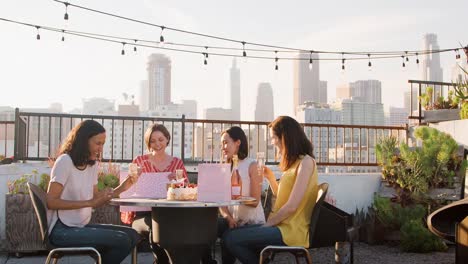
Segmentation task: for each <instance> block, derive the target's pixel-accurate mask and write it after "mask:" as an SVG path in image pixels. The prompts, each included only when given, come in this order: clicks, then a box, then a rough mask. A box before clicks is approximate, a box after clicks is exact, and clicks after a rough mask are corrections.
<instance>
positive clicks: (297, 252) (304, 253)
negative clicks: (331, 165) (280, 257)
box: [260, 183, 328, 264]
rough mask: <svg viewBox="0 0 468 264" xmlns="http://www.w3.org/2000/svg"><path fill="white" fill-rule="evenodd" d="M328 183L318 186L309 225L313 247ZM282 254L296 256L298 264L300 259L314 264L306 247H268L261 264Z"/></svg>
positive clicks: (261, 255)
mask: <svg viewBox="0 0 468 264" xmlns="http://www.w3.org/2000/svg"><path fill="white" fill-rule="evenodd" d="M327 191H328V183H322V184H320V185H319V186H318V193H317V199H316V202H315V206H314V209H313V210H312V215H311V219H310V225H309V246H312V239H313V237H314V233H315V227H316V226H317V222H318V219H319V214H320V208H321V207H322V204H323V201H324V200H325V196H327ZM281 252H288V253H291V254H292V255H294V257H295V258H296V263H299V259H300V258H305V261H306V262H307V263H309V264H310V263H312V257H311V256H310V254H309V251H308V250H307V249H306V248H304V247H290V246H267V247H265V248H264V249H263V250H262V251H261V253H260V264H263V263H268V262H270V261H273V260H274V258H275V255H276V254H277V253H281Z"/></svg>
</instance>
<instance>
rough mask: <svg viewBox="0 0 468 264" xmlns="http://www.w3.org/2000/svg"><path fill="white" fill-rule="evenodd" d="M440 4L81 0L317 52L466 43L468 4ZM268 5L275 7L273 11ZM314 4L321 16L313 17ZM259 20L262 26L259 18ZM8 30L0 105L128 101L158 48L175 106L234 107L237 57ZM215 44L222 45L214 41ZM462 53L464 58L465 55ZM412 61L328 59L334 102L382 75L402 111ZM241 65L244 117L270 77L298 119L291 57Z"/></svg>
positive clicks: (74, 21) (3, 12) (172, 37)
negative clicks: (167, 66) (166, 62)
mask: <svg viewBox="0 0 468 264" xmlns="http://www.w3.org/2000/svg"><path fill="white" fill-rule="evenodd" d="M435 3H436V2H435V1H429V2H428V1H415V2H411V3H406V2H404V1H394V2H392V3H380V6H381V7H380V6H377V4H375V3H373V2H372V1H355V2H353V3H343V4H342V5H341V7H342V8H340V10H336V9H335V7H334V5H333V4H331V3H320V4H314V5H313V8H312V3H308V2H306V1H297V3H296V4H293V5H291V6H287V7H279V6H276V5H274V4H272V3H270V2H266V1H259V2H257V3H249V2H248V1H240V2H239V1H237V2H225V3H217V2H216V1H208V2H207V3H205V5H204V6H203V7H202V6H198V5H197V4H195V3H191V2H190V1H186V2H184V1H182V2H178V3H165V2H162V1H152V2H150V1H133V2H132V3H127V2H125V1H112V2H110V1H99V2H94V1H80V3H79V4H80V5H85V6H90V7H93V8H96V9H100V10H104V11H108V12H113V13H117V14H121V15H126V16H129V17H135V18H138V19H141V20H145V21H151V22H154V23H159V24H165V25H168V26H173V27H178V28H183V29H186V30H193V31H198V32H205V33H210V34H218V35H221V34H225V36H227V37H232V38H236V39H245V40H246V41H252V42H263V43H271V44H276V45H281V46H292V47H310V48H313V49H316V50H345V51H351V50H370V51H374V50H375V51H381V50H418V49H422V47H423V45H422V41H423V36H424V34H426V33H434V34H437V36H438V44H439V46H440V48H454V47H458V46H459V42H460V43H462V44H463V45H466V44H467V42H468V39H466V37H465V36H460V33H459V30H457V27H456V25H461V24H462V22H463V21H462V17H463V13H462V12H463V11H462V10H466V9H467V8H468V4H467V3H465V2H463V1H455V2H454V3H452V4H451V5H450V6H442V7H441V6H439V5H436V4H435ZM266 5H268V9H269V12H265V6H266ZM311 8H312V9H311ZM37 10H41V11H40V12H39V11H37ZM306 10H317V12H314V16H308V15H307V14H308V12H306ZM318 10H320V12H318ZM286 11H288V12H286ZM63 13H64V8H63V5H60V4H57V3H54V2H53V1H45V0H44V1H21V0H18V1H15V2H14V3H13V1H11V2H3V3H1V4H0V17H5V18H10V19H17V20H22V21H25V22H30V23H38V24H44V25H49V26H55V27H64V26H65V23H64V20H63ZM436 13H437V14H440V15H438V16H437V18H436V17H435V16H434V14H436ZM283 14H290V15H284V16H283ZM291 14H294V15H291ZM69 15H70V20H69V21H68V25H66V26H67V28H69V29H71V30H82V31H89V32H96V33H107V34H113V35H123V36H135V37H139V38H147V39H148V38H149V39H156V38H158V37H159V34H160V31H159V30H156V29H154V28H148V27H146V28H145V27H142V26H141V25H134V24H130V23H128V22H125V23H124V22H122V21H120V20H116V19H109V18H106V17H103V16H99V15H96V14H90V13H87V12H84V11H81V10H78V9H76V8H70V9H69ZM281 16H283V17H281ZM377 18H378V19H377ZM258 20H261V21H262V23H257V22H256V21H258ZM215 21H216V23H214V22H215ZM0 28H1V29H2V34H1V35H0V41H2V43H3V49H1V50H0V57H1V58H2V61H1V62H0V71H1V72H2V73H4V75H3V77H2V78H1V79H0V87H1V89H2V90H3V91H8V92H5V93H4V94H3V96H2V97H1V98H0V106H11V107H20V108H39V107H48V106H49V105H50V104H51V103H54V102H60V103H62V105H63V108H64V110H65V111H70V110H72V109H74V108H78V107H81V105H82V102H83V99H86V98H92V97H105V98H109V99H112V100H114V101H116V103H117V104H118V103H119V102H120V101H122V100H123V99H122V96H121V95H122V94H123V93H127V94H131V95H138V92H139V89H140V86H141V84H140V82H141V81H142V80H145V79H146V77H147V72H146V71H145V65H146V60H147V58H148V56H149V54H151V53H164V54H166V56H168V57H170V59H171V61H172V101H173V102H176V103H177V102H181V101H182V100H187V99H194V100H197V102H198V108H199V111H198V113H202V112H203V111H202V110H203V109H206V108H210V107H221V108H229V106H230V99H231V98H230V90H229V89H230V85H229V68H230V66H231V63H232V58H221V57H216V56H210V57H209V59H208V65H207V67H206V69H204V67H203V58H202V57H201V56H197V55H190V54H181V53H175V52H165V51H160V50H155V49H144V48H139V50H138V52H137V53H136V54H134V52H133V51H132V50H131V47H127V48H126V55H125V56H121V55H120V51H121V48H122V46H121V45H120V46H119V45H116V44H109V43H101V42H99V41H93V40H83V39H80V38H77V37H73V36H66V40H65V42H63V43H62V42H61V41H60V37H61V35H60V34H54V33H49V32H45V31H41V32H40V33H41V40H40V41H37V40H36V39H35V37H36V33H37V32H36V31H35V30H32V29H31V28H26V27H21V26H18V25H13V24H8V23H4V22H2V23H0ZM165 37H166V39H167V40H169V41H174V42H177V41H178V42H192V43H204V44H205V42H204V41H202V40H200V39H198V38H195V37H184V36H181V35H180V34H176V33H174V32H169V31H168V32H165ZM343 40H345V41H343ZM208 44H209V45H215V44H216V42H214V43H206V45H208ZM462 58H465V57H464V56H463V54H462ZM410 60H411V61H410V62H409V63H407V67H406V69H405V71H403V70H402V69H401V59H400V60H399V59H391V60H375V61H372V64H373V67H372V71H368V70H367V61H365V62H363V61H357V62H347V63H346V71H345V73H344V74H341V62H336V61H335V62H323V63H321V64H320V69H321V70H320V72H321V74H320V80H323V81H327V82H328V94H329V96H328V97H329V100H328V101H329V102H330V101H332V100H333V98H335V90H336V87H337V86H338V85H339V84H342V83H349V82H354V81H357V80H368V79H374V80H379V81H381V82H382V98H383V103H384V104H385V105H386V107H389V106H391V105H392V106H397V107H398V106H400V107H401V106H403V101H404V99H403V98H404V97H403V93H404V92H405V91H407V90H408V89H409V86H408V84H407V80H408V79H420V75H421V74H420V69H418V68H417V66H416V64H415V63H414V58H410ZM440 61H441V67H442V68H443V76H444V78H445V79H444V80H445V81H448V79H447V77H449V76H451V73H450V70H451V69H452V67H453V65H454V64H455V54H453V53H444V54H441V56H440ZM238 64H239V65H238V66H239V68H240V73H241V81H240V87H241V119H243V120H253V119H254V108H255V102H256V97H255V92H252V91H255V90H256V88H257V86H258V84H259V83H262V82H269V83H271V86H272V88H273V97H274V100H275V101H274V105H275V115H284V114H288V115H293V112H292V109H293V107H292V106H293V99H292V98H293V92H292V91H293V88H292V83H293V81H292V80H293V76H292V72H293V67H292V62H288V61H280V62H279V70H278V71H275V70H274V64H273V63H272V62H270V61H266V62H265V61H260V60H255V59H248V60H247V62H244V61H243V60H242V59H241V60H239V61H238ZM25 95H26V96H25ZM71 95H73V96H71ZM247 95H251V96H247ZM213 98H216V100H213Z"/></svg>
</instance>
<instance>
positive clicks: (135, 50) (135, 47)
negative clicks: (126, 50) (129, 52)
mask: <svg viewBox="0 0 468 264" xmlns="http://www.w3.org/2000/svg"><path fill="white" fill-rule="evenodd" d="M134 41H135V45H134V46H133V51H134V52H137V46H136V45H137V41H138V40H137V39H135V40H134Z"/></svg>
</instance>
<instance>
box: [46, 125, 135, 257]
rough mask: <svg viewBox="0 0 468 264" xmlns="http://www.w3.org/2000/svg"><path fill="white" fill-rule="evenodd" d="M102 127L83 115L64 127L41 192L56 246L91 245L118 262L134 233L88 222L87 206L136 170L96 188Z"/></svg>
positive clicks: (130, 245) (125, 184)
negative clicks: (65, 130)
mask: <svg viewBox="0 0 468 264" xmlns="http://www.w3.org/2000/svg"><path fill="white" fill-rule="evenodd" d="M105 141H106V130H105V129H104V127H103V126H102V125H101V124H99V123H98V122H96V121H94V120H85V121H83V122H81V123H80V124H78V125H77V126H76V127H74V128H73V129H72V131H70V133H69V134H68V136H67V139H66V140H65V142H64V143H63V145H62V146H61V149H60V155H59V157H58V158H57V160H56V161H55V163H54V167H53V168H52V172H51V179H50V183H49V189H48V191H47V207H48V209H49V212H48V223H49V234H50V235H49V240H50V243H51V244H52V245H54V246H56V247H84V246H89V247H94V248H96V249H97V250H98V251H99V253H100V254H101V257H102V263H120V262H121V261H122V260H123V259H125V257H126V256H127V255H128V254H129V253H130V251H131V250H132V248H133V247H135V245H136V244H137V242H138V240H139V235H138V234H137V232H136V231H135V230H134V229H132V228H129V227H124V226H117V225H98V224H89V221H90V219H91V213H92V208H94V207H99V206H101V205H103V204H105V203H107V202H108V201H109V200H110V199H111V198H112V197H118V196H119V194H120V193H122V192H124V191H126V190H127V189H129V188H130V187H131V186H132V184H133V183H134V182H136V180H137V178H138V175H131V176H129V177H127V178H126V179H125V180H124V181H123V182H122V183H121V184H120V185H119V186H118V187H116V188H115V189H111V188H109V189H105V190H102V191H98V189H97V182H98V164H96V161H97V160H98V159H99V157H100V155H101V153H102V150H103V146H104V142H105Z"/></svg>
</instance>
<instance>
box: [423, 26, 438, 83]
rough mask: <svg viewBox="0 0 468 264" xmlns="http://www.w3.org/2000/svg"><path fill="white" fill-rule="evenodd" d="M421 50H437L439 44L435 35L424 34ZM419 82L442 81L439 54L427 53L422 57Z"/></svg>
mask: <svg viewBox="0 0 468 264" xmlns="http://www.w3.org/2000/svg"><path fill="white" fill-rule="evenodd" d="M422 49H423V50H429V51H433V50H439V49H440V47H439V43H437V35H436V34H432V33H429V34H425V35H424V36H423V47H422ZM421 71H422V72H421V80H424V81H434V82H442V81H443V72H442V68H441V67H440V54H439V53H428V54H425V55H423V56H422V67H421Z"/></svg>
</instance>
